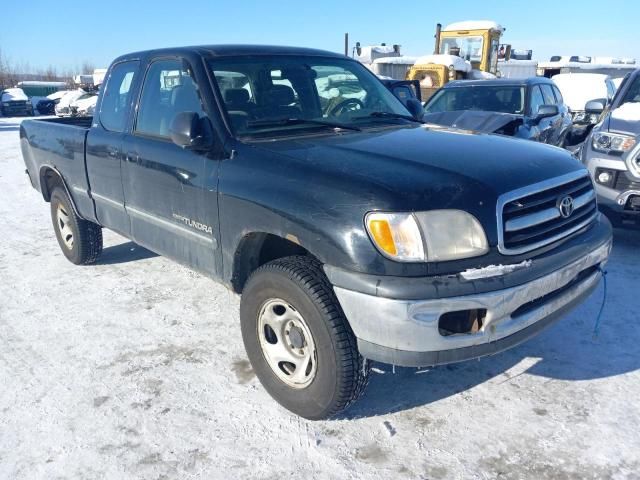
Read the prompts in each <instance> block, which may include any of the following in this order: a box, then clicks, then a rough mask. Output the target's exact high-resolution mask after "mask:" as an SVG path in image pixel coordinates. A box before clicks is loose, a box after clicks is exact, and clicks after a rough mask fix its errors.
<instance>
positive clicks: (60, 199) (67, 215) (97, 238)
mask: <svg viewBox="0 0 640 480" xmlns="http://www.w3.org/2000/svg"><path fill="white" fill-rule="evenodd" d="M51 220H52V221H53V230H54V231H55V232H56V238H57V239H58V244H59V245H60V249H61V250H62V253H63V254H64V256H65V257H67V259H68V260H69V261H70V262H71V263H75V264H76V265H88V264H90V263H94V262H95V261H96V260H97V259H98V257H99V256H100V254H101V253H102V227H100V225H97V224H95V223H93V222H90V221H88V220H84V219H82V218H80V217H79V216H78V215H76V213H75V211H74V209H73V206H72V205H71V200H70V199H69V196H68V195H67V192H66V191H65V190H64V189H62V188H59V187H58V188H56V189H54V191H53V193H52V194H51Z"/></svg>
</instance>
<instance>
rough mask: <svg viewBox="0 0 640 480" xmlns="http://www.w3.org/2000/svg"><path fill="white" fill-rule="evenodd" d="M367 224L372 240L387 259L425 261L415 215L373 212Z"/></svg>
mask: <svg viewBox="0 0 640 480" xmlns="http://www.w3.org/2000/svg"><path fill="white" fill-rule="evenodd" d="M365 223H366V225H367V231H368V232H369V236H370V237H371V240H372V241H373V243H374V245H375V246H376V247H377V248H378V250H380V253H382V254H383V255H384V256H385V257H388V258H390V259H392V260H397V261H399V262H422V261H424V260H425V254H424V246H423V241H422V235H420V229H419V228H418V223H417V222H416V219H415V217H414V216H413V214H411V213H377V212H372V213H369V214H367V216H366V218H365Z"/></svg>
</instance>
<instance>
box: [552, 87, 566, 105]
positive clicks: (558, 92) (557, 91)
mask: <svg viewBox="0 0 640 480" xmlns="http://www.w3.org/2000/svg"><path fill="white" fill-rule="evenodd" d="M553 93H555V94H556V100H557V103H558V105H562V104H563V103H564V98H562V94H561V93H560V90H559V89H558V87H556V86H555V85H554V86H553Z"/></svg>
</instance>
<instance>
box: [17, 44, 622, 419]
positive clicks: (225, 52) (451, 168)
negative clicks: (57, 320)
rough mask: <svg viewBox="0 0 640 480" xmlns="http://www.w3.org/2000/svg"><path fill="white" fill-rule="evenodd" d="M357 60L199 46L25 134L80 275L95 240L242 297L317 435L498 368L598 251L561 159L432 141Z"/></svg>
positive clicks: (149, 65)
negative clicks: (390, 395)
mask: <svg viewBox="0 0 640 480" xmlns="http://www.w3.org/2000/svg"><path fill="white" fill-rule="evenodd" d="M414 107H415V106H413V107H412V108H411V110H412V111H413V113H414V115H411V114H410V112H409V110H408V109H407V108H405V106H404V105H403V104H402V103H401V102H400V101H399V100H398V99H397V98H395V97H394V96H393V94H392V93H391V92H389V90H387V89H386V88H385V87H384V85H383V84H382V83H381V82H380V81H379V80H378V79H377V78H376V77H375V76H374V75H373V74H372V73H371V72H370V71H368V70H367V69H366V68H365V67H363V66H362V65H361V64H360V63H358V62H356V61H354V60H352V59H349V58H346V57H344V56H342V55H337V54H333V53H329V52H324V51H318V50H311V49H302V48H282V47H265V46H203V47H189V48H176V49H165V50H155V51H146V52H139V53H133V54H129V55H125V56H122V57H120V58H118V59H117V60H116V61H115V62H114V63H113V64H112V65H111V67H110V68H109V71H108V73H107V76H106V83H105V86H104V89H103V91H102V92H101V94H100V98H99V100H98V103H97V105H96V114H95V116H94V117H93V118H86V119H82V118H68V119H52V120H27V121H24V122H23V123H22V126H21V128H20V138H21V146H22V153H23V156H24V161H25V163H26V166H27V172H28V175H29V178H30V180H31V184H32V185H33V186H34V187H35V188H36V189H37V190H39V191H40V192H41V193H42V196H43V197H44V200H45V201H47V202H50V204H51V215H52V219H53V227H54V230H55V233H56V236H57V239H58V242H59V244H60V248H61V249H62V252H63V253H64V255H65V256H66V257H67V258H68V259H69V260H70V261H72V262H73V263H76V264H89V263H92V262H95V261H96V259H97V258H98V256H99V255H100V252H101V250H102V233H101V232H102V228H103V227H104V228H109V229H111V230H114V231H116V232H118V233H120V234H122V235H124V236H125V237H128V238H130V239H132V240H133V241H135V242H136V243H138V244H140V245H143V246H144V247H146V248H148V249H150V250H153V251H154V252H157V253H159V254H162V255H166V256H168V257H170V258H172V259H175V260H176V261H178V262H181V263H183V264H185V265H188V266H190V267H192V268H194V269H196V270H198V271H200V272H203V273H204V274H206V275H208V276H210V277H212V278H214V279H217V280H219V281H221V282H223V283H224V284H225V285H227V286H228V287H229V288H231V289H232V290H233V291H235V292H237V293H239V294H242V298H241V306H240V322H241V329H242V336H243V340H244V344H245V347H246V351H247V354H248V356H249V359H250V361H251V363H252V366H253V368H254V370H255V372H256V374H257V376H258V378H259V379H260V381H261V382H262V384H263V385H264V387H265V388H266V389H267V390H268V391H269V393H270V394H271V395H272V396H273V397H274V398H275V399H276V400H277V401H278V402H280V403H281V404H282V405H284V406H285V407H286V408H288V409H290V410H291V411H293V412H295V413H297V414H299V415H301V416H304V417H306V418H310V419H320V418H326V417H328V416H331V415H333V414H335V413H337V412H338V411H340V410H342V409H344V408H345V407H347V406H348V405H349V404H350V403H352V402H353V401H354V400H355V399H356V398H357V397H358V396H359V395H360V394H361V393H362V391H363V390H364V387H365V386H366V383H367V379H368V375H369V369H370V363H371V360H375V361H380V362H387V363H390V364H394V365H404V366H428V365H439V364H445V363H450V362H457V361H461V360H465V359H470V358H477V357H480V356H484V355H489V354H493V353H496V352H498V351H501V350H504V349H506V348H508V347H511V346H513V345H516V344H518V343H520V342H522V341H524V340H525V339H527V338H529V337H531V336H532V335H534V334H536V333H537V332H538V331H540V330H541V329H542V328H543V327H545V326H547V325H549V324H550V323H552V322H553V321H554V320H556V319H557V318H559V317H560V316H562V315H563V314H565V313H566V312H567V311H568V310H570V309H571V308H572V307H574V306H575V305H577V304H578V303H580V302H581V301H583V300H584V299H585V298H586V297H587V296H588V295H589V294H590V293H591V292H592V291H593V290H594V288H595V287H596V286H597V284H598V282H599V280H600V278H601V266H602V264H603V263H604V262H605V261H606V260H607V258H608V255H609V252H610V249H611V227H610V225H609V223H608V222H607V220H606V219H604V218H603V217H602V216H601V215H600V213H599V212H598V208H597V205H596V200H595V195H594V190H593V185H592V183H591V180H590V178H589V174H588V172H587V170H586V169H585V168H584V167H583V166H582V165H581V164H580V163H579V162H578V161H577V160H576V159H575V158H574V157H572V156H571V155H570V154H569V153H568V152H566V151H563V150H560V149H558V148H554V147H549V146H546V145H539V144H535V143H533V142H521V141H518V140H513V139H509V138H504V137H501V136H497V135H485V134H474V133H471V132H467V131H463V130H456V129H450V128H445V127H435V126H427V125H424V124H423V123H422V121H421V119H420V114H419V112H418V110H417V109H416V108H414Z"/></svg>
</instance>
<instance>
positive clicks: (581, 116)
mask: <svg viewBox="0 0 640 480" xmlns="http://www.w3.org/2000/svg"><path fill="white" fill-rule="evenodd" d="M586 117H587V114H586V113H584V112H573V118H572V120H573V122H574V123H581V122H584V121H585V119H586Z"/></svg>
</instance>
